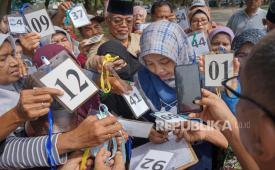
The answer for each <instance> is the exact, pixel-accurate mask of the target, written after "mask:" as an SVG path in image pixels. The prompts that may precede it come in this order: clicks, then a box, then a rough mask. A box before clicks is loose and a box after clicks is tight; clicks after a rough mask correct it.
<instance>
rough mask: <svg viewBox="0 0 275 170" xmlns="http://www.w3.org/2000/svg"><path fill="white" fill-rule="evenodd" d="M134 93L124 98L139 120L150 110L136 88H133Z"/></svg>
mask: <svg viewBox="0 0 275 170" xmlns="http://www.w3.org/2000/svg"><path fill="white" fill-rule="evenodd" d="M132 88H133V91H132V92H131V93H130V94H124V95H123V97H124V98H125V100H126V101H127V103H128V105H129V106H130V108H131V110H132V112H133V113H134V116H135V117H136V118H139V117H140V116H141V115H142V114H143V113H145V112H146V111H148V110H149V109H150V108H149V106H148V105H147V103H146V102H145V101H144V99H143V98H142V96H141V94H140V92H139V91H138V89H137V87H136V86H132Z"/></svg>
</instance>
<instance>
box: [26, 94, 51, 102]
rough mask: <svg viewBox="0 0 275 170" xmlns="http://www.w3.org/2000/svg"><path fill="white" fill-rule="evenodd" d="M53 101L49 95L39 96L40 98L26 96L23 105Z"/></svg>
mask: <svg viewBox="0 0 275 170" xmlns="http://www.w3.org/2000/svg"><path fill="white" fill-rule="evenodd" d="M52 101H53V99H52V97H51V96H50V95H48V94H44V95H39V96H24V97H23V100H22V103H23V104H33V103H42V102H43V103H48V102H49V103H51V102H52Z"/></svg>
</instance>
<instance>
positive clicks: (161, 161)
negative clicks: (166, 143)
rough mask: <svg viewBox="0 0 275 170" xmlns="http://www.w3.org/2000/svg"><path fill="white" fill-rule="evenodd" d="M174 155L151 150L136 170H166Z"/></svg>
mask: <svg viewBox="0 0 275 170" xmlns="http://www.w3.org/2000/svg"><path fill="white" fill-rule="evenodd" d="M173 155H174V153H171V152H165V151H158V150H149V152H148V153H147V154H146V155H145V156H144V157H143V159H142V160H141V161H140V163H139V164H138V166H137V167H136V169H135V170H145V169H147V170H165V168H166V167H167V165H168V164H169V162H170V160H171V159H172V158H173Z"/></svg>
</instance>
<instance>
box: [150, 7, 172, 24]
mask: <svg viewBox="0 0 275 170" xmlns="http://www.w3.org/2000/svg"><path fill="white" fill-rule="evenodd" d="M171 16H173V13H172V11H171V9H170V8H169V6H168V5H163V6H161V7H159V8H156V11H155V14H154V15H153V16H152V20H153V21H158V20H162V19H166V20H169V19H170V18H171Z"/></svg>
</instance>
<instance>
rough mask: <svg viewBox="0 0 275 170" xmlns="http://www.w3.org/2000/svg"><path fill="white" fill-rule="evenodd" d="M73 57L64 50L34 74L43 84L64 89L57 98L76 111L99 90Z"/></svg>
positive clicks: (62, 103) (66, 106)
mask: <svg viewBox="0 0 275 170" xmlns="http://www.w3.org/2000/svg"><path fill="white" fill-rule="evenodd" d="M42 57H46V56H42ZM72 57H73V56H71V55H70V54H68V53H67V52H66V51H65V50H63V51H61V52H60V53H58V54H57V55H56V56H55V57H54V58H52V59H51V60H49V61H48V62H49V63H48V65H46V64H44V65H43V66H41V67H40V68H39V69H38V71H37V72H36V73H34V74H33V75H32V78H33V79H34V80H35V81H36V82H37V83H38V84H40V85H41V86H43V87H52V88H57V89H60V90H62V91H63V92H64V95H63V96H58V97H56V99H57V101H59V103H60V104H61V105H62V106H64V107H65V108H66V109H67V110H68V111H70V112H74V111H75V110H76V109H77V108H78V107H79V106H81V105H82V104H83V103H84V102H85V101H86V100H88V99H89V98H90V97H91V96H92V95H94V94H95V93H96V92H97V91H98V88H97V87H96V85H95V84H94V83H93V82H92V81H91V80H90V79H89V78H88V77H87V76H86V75H85V74H84V73H83V72H82V70H81V68H80V67H79V66H78V64H77V63H76V62H75V60H74V59H73V58H72Z"/></svg>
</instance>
